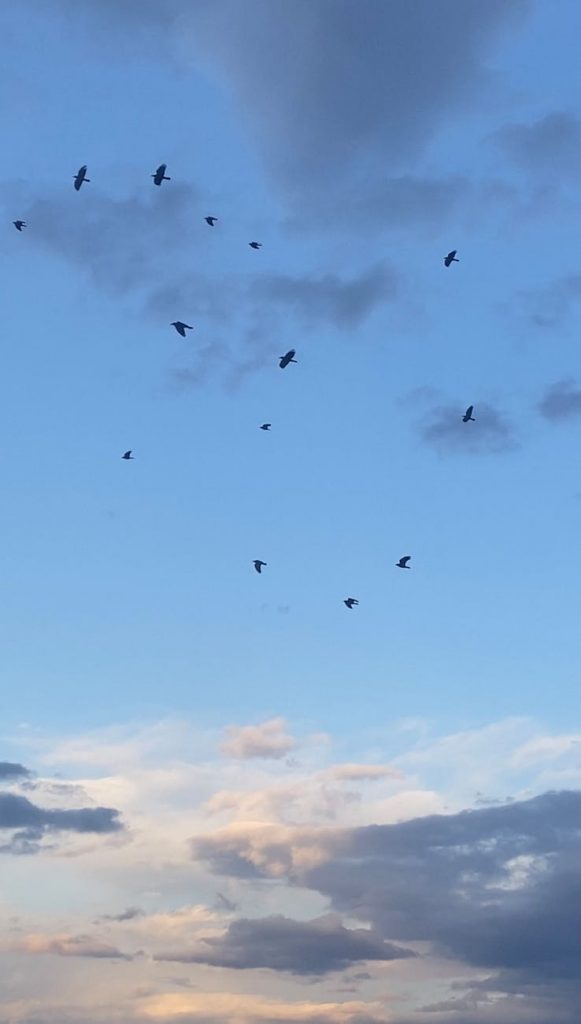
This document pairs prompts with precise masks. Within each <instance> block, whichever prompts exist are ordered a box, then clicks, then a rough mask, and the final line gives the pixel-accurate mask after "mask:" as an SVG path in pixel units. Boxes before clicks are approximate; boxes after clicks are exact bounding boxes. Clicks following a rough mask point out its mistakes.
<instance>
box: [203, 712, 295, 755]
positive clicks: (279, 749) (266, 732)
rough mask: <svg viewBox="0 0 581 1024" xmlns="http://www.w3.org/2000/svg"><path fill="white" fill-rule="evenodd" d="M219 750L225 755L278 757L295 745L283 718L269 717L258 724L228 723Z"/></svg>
mask: <svg viewBox="0 0 581 1024" xmlns="http://www.w3.org/2000/svg"><path fill="white" fill-rule="evenodd" d="M226 734H227V739H225V740H224V741H223V743H222V744H221V746H220V750H221V751H222V753H223V754H226V756H227V757H236V758H240V759H241V760H248V759H249V758H253V757H264V758H270V759H279V758H281V757H284V756H285V755H286V754H288V753H289V752H290V751H291V750H294V749H295V747H296V745H297V744H296V740H295V739H293V737H292V736H290V735H289V733H288V732H287V727H286V721H285V719H284V718H271V719H269V720H268V721H267V722H262V723H261V724H260V725H229V726H228V727H227V729H226Z"/></svg>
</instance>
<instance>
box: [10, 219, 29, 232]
mask: <svg viewBox="0 0 581 1024" xmlns="http://www.w3.org/2000/svg"><path fill="white" fill-rule="evenodd" d="M12 223H13V224H14V227H15V228H16V230H17V231H22V228H25V227H26V221H24V220H13V221H12Z"/></svg>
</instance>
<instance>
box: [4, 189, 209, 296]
mask: <svg viewBox="0 0 581 1024" xmlns="http://www.w3.org/2000/svg"><path fill="white" fill-rule="evenodd" d="M148 184H149V182H148V181H147V179H145V183H144V190H143V194H142V195H135V196H130V197H128V198H124V199H117V198H113V197H112V196H110V195H106V194H104V193H103V192H100V191H99V190H98V188H96V187H95V186H94V185H91V188H92V189H94V192H92V193H91V197H90V200H89V197H88V196H87V197H83V196H74V195H73V197H72V199H76V200H77V202H76V203H75V208H74V211H73V210H72V209H71V198H65V197H64V196H63V198H60V196H58V195H54V196H53V197H51V198H43V199H35V200H33V201H32V202H29V203H28V204H27V206H26V207H25V210H24V214H23V219H24V220H26V221H28V222H29V223H30V224H34V232H32V233H31V236H30V237H31V244H33V245H35V244H37V245H40V246H43V247H44V248H46V249H48V250H50V251H51V252H54V253H56V254H57V255H58V256H61V257H62V258H63V259H66V260H67V261H69V262H70V263H72V264H74V265H75V266H76V267H77V268H78V269H79V270H81V271H86V272H87V273H89V274H90V275H91V276H92V278H93V279H94V281H95V283H96V284H98V285H99V286H100V287H102V288H106V289H107V290H109V291H111V292H113V293H117V294H119V293H124V292H128V291H130V290H132V289H137V290H138V289H141V288H147V287H148V286H150V287H151V285H152V284H154V283H155V284H156V285H157V284H158V282H159V279H160V275H163V271H164V267H165V261H166V260H167V256H168V253H172V252H183V251H185V250H186V249H187V248H188V247H189V246H190V245H191V240H192V228H191V227H190V228H189V230H188V231H184V224H186V223H187V224H190V225H192V224H195V223H196V221H197V220H200V219H201V211H200V208H199V206H198V202H197V193H196V191H195V189H194V188H193V187H192V186H191V185H186V184H180V183H179V182H175V183H172V187H171V188H168V189H155V192H154V191H153V190H149V189H148V187H147V186H148ZM85 198H86V199H87V200H88V201H87V202H84V201H83V199H85ZM78 200H80V201H78Z"/></svg>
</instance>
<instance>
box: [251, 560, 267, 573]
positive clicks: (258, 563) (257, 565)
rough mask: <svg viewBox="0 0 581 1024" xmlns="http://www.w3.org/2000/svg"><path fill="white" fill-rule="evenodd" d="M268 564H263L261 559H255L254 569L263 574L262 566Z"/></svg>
mask: <svg viewBox="0 0 581 1024" xmlns="http://www.w3.org/2000/svg"><path fill="white" fill-rule="evenodd" d="M266 564H267V563H266V562H261V560H260V558H255V559H254V568H255V569H256V571H257V572H259V573H260V572H262V566H263V565H266Z"/></svg>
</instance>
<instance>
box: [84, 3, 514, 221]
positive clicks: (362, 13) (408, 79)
mask: <svg viewBox="0 0 581 1024" xmlns="http://www.w3.org/2000/svg"><path fill="white" fill-rule="evenodd" d="M529 9H530V3H529V0H512V2H511V3H510V4H507V3H506V2H505V0H488V2H487V3H485V4H483V3H481V2H480V0H464V2H463V3H461V4H459V3H457V0H440V2H439V3H438V4H437V5H436V4H430V3H424V2H422V0H390V3H389V4H386V3H385V2H384V0H360V2H359V3H357V4H355V3H353V2H352V0H317V2H313V3H303V4H298V5H297V4H294V5H291V4H289V3H288V2H287V0H252V2H249V3H245V4H241V3H240V2H238V0H198V3H196V4H195V5H192V4H188V3H184V2H180V0H166V3H165V4H163V5H161V4H155V3H153V4H150V3H144V2H143V0H139V2H130V0H126V2H124V3H123V4H119V3H117V2H113V3H109V2H107V0H104V2H102V3H100V4H92V5H90V6H89V5H87V4H85V5H81V6H80V7H79V5H78V4H72V3H69V4H67V12H68V13H69V14H72V13H73V12H74V13H75V14H76V15H77V16H79V13H80V15H81V16H85V15H86V14H87V13H88V12H89V13H91V14H92V15H93V16H94V17H97V18H99V19H100V20H101V22H102V23H103V22H104V23H106V24H108V25H109V26H110V27H112V28H115V27H117V28H124V29H125V30H126V31H127V32H128V33H131V38H132V42H134V41H135V38H136V37H137V38H138V39H140V40H141V41H142V42H143V40H144V36H145V34H146V32H147V31H148V30H149V32H150V34H151V36H155V39H156V42H157V43H158V49H159V41H161V40H163V42H165V44H166V45H165V48H164V49H163V44H162V52H165V53H169V52H172V53H173V54H174V57H176V56H178V55H180V54H181V55H183V56H184V57H185V58H186V59H187V60H191V58H192V51H194V53H197V56H198V63H199V66H200V67H201V68H202V69H203V70H205V71H206V72H207V73H209V74H210V75H213V76H217V77H218V78H219V79H220V80H221V82H224V81H225V82H226V84H227V87H228V88H229V91H230V92H231V94H232V96H233V98H234V100H235V102H236V103H237V105H238V106H239V109H240V112H241V117H242V120H243V123H244V124H245V126H246V128H247V130H248V134H249V136H250V137H251V138H252V139H254V142H255V144H256V146H257V148H258V149H259V151H260V153H261V154H262V156H263V158H264V160H265V161H266V164H267V166H268V167H269V168H270V170H271V172H272V173H273V175H274V177H275V179H276V180H278V181H279V182H280V183H281V184H282V185H283V186H284V196H285V199H286V200H288V201H289V202H290V204H291V205H292V206H294V207H295V208H297V207H298V206H300V204H301V203H302V201H303V199H304V196H305V195H307V194H309V193H313V192H318V193H319V194H320V195H324V194H326V193H328V192H329V191H333V190H335V191H336V192H337V193H339V192H340V191H341V192H342V191H343V188H344V183H345V181H346V180H347V179H349V178H351V179H353V175H355V178H357V177H359V178H360V180H361V181H362V182H363V183H364V185H365V186H367V184H368V182H369V181H370V178H372V176H373V171H370V168H372V167H373V164H374V162H375V163H377V164H379V163H381V166H382V167H383V168H387V169H388V170H389V171H391V172H392V173H393V171H394V169H395V170H397V169H398V168H400V167H401V166H402V164H404V163H405V162H406V161H408V160H409V159H411V158H414V157H416V156H417V155H418V154H419V153H420V152H421V151H422V150H423V149H424V148H425V146H426V144H427V143H428V142H429V140H430V139H431V138H432V137H433V135H434V133H435V132H436V130H437V128H438V126H439V124H440V123H441V122H442V120H443V119H444V117H445V116H446V115H448V114H449V113H450V112H455V111H459V110H463V109H465V108H466V105H467V102H468V101H469V100H470V98H473V97H474V96H476V95H477V94H478V93H479V92H480V91H481V90H482V89H484V88H485V87H486V86H487V85H488V84H489V83H490V81H491V78H492V73H491V72H490V70H489V69H488V67H487V66H486V59H487V57H488V54H489V52H490V49H491V47H492V46H493V45H494V43H495V41H496V39H497V38H498V37H499V35H500V34H501V32H503V31H504V30H505V29H506V28H508V27H511V26H514V25H518V24H520V23H522V20H523V16H524V15H526V14H527V13H528V11H529ZM168 38H169V40H170V45H167V44H168ZM382 177H385V171H384V172H383V174H382Z"/></svg>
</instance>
